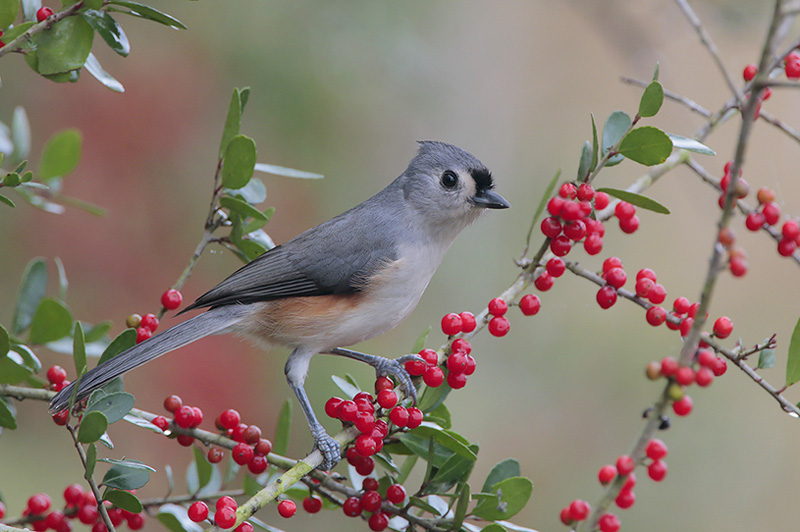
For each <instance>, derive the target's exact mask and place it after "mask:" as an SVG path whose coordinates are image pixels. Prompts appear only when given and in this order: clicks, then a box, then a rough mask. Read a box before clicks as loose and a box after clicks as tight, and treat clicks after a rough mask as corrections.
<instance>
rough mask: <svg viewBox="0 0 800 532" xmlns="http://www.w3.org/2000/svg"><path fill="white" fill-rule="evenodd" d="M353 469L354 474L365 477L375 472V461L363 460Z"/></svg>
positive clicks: (370, 459)
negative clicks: (354, 470)
mask: <svg viewBox="0 0 800 532" xmlns="http://www.w3.org/2000/svg"><path fill="white" fill-rule="evenodd" d="M381 445H383V442H381ZM355 468H356V473H358V474H359V475H361V476H367V475H369V474H371V473H372V472H373V471H374V470H375V461H374V460H373V459H372V458H364V460H363V461H361V462H360V463H359V464H357V465H356V466H355Z"/></svg>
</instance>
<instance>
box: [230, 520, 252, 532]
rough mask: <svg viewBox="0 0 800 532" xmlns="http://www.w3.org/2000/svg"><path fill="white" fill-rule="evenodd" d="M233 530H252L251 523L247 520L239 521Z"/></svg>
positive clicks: (240, 531) (247, 531)
mask: <svg viewBox="0 0 800 532" xmlns="http://www.w3.org/2000/svg"><path fill="white" fill-rule="evenodd" d="M233 532H253V525H251V524H250V523H248V522H247V521H245V522H243V523H240V524H239V526H237V527H236V528H235V529H234V531H233Z"/></svg>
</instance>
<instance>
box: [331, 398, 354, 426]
mask: <svg viewBox="0 0 800 532" xmlns="http://www.w3.org/2000/svg"><path fill="white" fill-rule="evenodd" d="M357 414H358V407H357V406H356V403H355V402H354V401H350V400H347V401H342V402H341V403H340V404H339V408H337V409H336V417H337V418H339V419H341V420H342V421H345V422H347V423H353V422H355V420H356V415H357Z"/></svg>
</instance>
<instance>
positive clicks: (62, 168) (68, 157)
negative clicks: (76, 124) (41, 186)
mask: <svg viewBox="0 0 800 532" xmlns="http://www.w3.org/2000/svg"><path fill="white" fill-rule="evenodd" d="M81 143H82V139H81V132H80V131H78V130H77V129H65V130H64V131H61V132H59V133H56V134H55V135H53V136H52V137H51V138H50V140H48V141H47V144H45V146H44V151H43V152H42V160H41V162H40V163H39V178H40V179H41V180H42V181H44V182H47V181H49V180H50V179H53V178H54V177H63V176H65V175H68V174H69V173H70V172H72V171H73V170H75V167H77V166H78V162H79V161H80V159H81Z"/></svg>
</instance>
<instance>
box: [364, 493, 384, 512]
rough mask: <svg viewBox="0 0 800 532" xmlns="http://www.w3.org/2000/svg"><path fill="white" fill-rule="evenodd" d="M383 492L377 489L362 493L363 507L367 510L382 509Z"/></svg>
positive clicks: (375, 510)
mask: <svg viewBox="0 0 800 532" xmlns="http://www.w3.org/2000/svg"><path fill="white" fill-rule="evenodd" d="M381 502H383V499H382V498H381V494H380V493H378V492H377V491H375V490H367V491H365V492H364V493H363V494H362V495H361V509H362V510H366V511H367V512H377V511H378V510H380V509H381Z"/></svg>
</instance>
